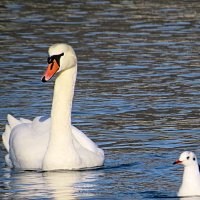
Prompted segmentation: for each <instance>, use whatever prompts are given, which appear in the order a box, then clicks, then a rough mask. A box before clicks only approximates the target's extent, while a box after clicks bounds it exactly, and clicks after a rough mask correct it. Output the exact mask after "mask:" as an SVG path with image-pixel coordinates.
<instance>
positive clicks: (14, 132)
mask: <svg viewBox="0 0 200 200" xmlns="http://www.w3.org/2000/svg"><path fill="white" fill-rule="evenodd" d="M8 123H9V124H7V125H6V130H5V132H4V133H3V136H2V138H3V143H4V146H5V147H6V149H7V151H8V153H9V154H8V155H7V156H6V157H5V159H6V163H7V164H8V165H9V166H12V165H14V166H15V167H19V168H24V169H31V168H32V169H38V168H41V165H42V160H43V157H44V154H45V152H46V149H47V146H48V141H49V133H50V119H47V118H45V117H36V118H35V119H34V120H33V121H30V120H26V119H20V120H17V119H16V118H14V117H12V116H11V115H9V116H8ZM11 161H12V162H11Z"/></svg>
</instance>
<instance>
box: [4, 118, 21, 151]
mask: <svg viewBox="0 0 200 200" xmlns="http://www.w3.org/2000/svg"><path fill="white" fill-rule="evenodd" d="M7 120H8V124H6V126H5V131H4V133H3V134H2V140H3V144H4V146H5V148H6V150H7V152H9V139H10V133H11V131H12V129H13V128H14V127H16V126H17V125H19V124H21V123H23V122H21V121H20V120H18V119H16V118H14V117H13V116H12V115H10V114H8V116H7Z"/></svg>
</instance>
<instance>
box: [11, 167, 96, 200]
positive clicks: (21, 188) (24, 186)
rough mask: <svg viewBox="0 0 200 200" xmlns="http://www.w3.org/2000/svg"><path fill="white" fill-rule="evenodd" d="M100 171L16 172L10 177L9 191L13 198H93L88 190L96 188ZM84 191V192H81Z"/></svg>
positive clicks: (69, 199)
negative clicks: (11, 192)
mask: <svg viewBox="0 0 200 200" xmlns="http://www.w3.org/2000/svg"><path fill="white" fill-rule="evenodd" d="M99 173H100V172H99V171H95V170H94V171H93V170H91V171H60V172H59V171H57V172H45V173H37V172H14V173H12V174H11V177H10V180H11V182H10V184H9V189H10V190H12V191H14V192H13V195H12V198H14V199H24V198H38V199H43V198H50V199H51V198H52V199H56V200H57V199H58V200H62V199H68V200H71V199H77V197H78V196H79V195H81V196H82V195H84V194H83V193H84V189H86V190H87V192H86V194H87V196H92V193H91V194H90V192H89V191H88V188H95V187H96V185H95V183H94V182H96V180H97V178H98V176H99ZM81 190H82V191H81Z"/></svg>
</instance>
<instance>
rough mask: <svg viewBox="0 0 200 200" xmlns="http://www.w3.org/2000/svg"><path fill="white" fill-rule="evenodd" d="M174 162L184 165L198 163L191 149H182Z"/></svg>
mask: <svg viewBox="0 0 200 200" xmlns="http://www.w3.org/2000/svg"><path fill="white" fill-rule="evenodd" d="M174 164H182V165H184V166H192V165H193V166H194V165H198V161H197V157H196V155H195V154H194V153H193V152H191V151H184V152H183V153H182V154H181V155H180V157H179V159H178V160H176V161H175V162H174Z"/></svg>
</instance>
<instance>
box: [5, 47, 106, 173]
mask: <svg viewBox="0 0 200 200" xmlns="http://www.w3.org/2000/svg"><path fill="white" fill-rule="evenodd" d="M56 72H58V76H57V78H56V81H55V87H54V95H53V103H52V110H51V118H48V119H45V118H44V117H36V118H35V119H34V120H33V121H30V120H27V119H23V118H21V119H20V120H17V119H16V118H14V117H12V116H11V115H8V123H9V124H7V125H6V129H5V132H4V133H3V135H2V139H3V143H4V146H5V148H6V149H7V151H8V155H6V157H5V160H6V163H7V164H8V165H9V166H10V167H15V168H20V169H24V170H45V171H46V170H59V169H67V170H75V169H81V168H90V167H97V166H101V165H103V163H104V152H103V150H102V149H100V148H98V147H97V145H96V144H95V143H94V142H93V141H91V140H90V139H89V138H88V137H87V136H86V135H85V134H84V133H82V132H81V131H80V130H78V129H77V128H76V127H74V126H72V125H71V108H72V100H73V95H74V86H75V81H76V74H77V59H76V55H75V52H74V50H73V49H72V47H71V46H69V45H67V44H54V45H52V46H51V47H50V48H49V57H48V67H47V70H46V72H45V74H44V76H43V78H42V81H43V82H46V81H48V80H49V79H50V78H51V77H52V76H53V75H54V74H55V73H56Z"/></svg>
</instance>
